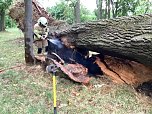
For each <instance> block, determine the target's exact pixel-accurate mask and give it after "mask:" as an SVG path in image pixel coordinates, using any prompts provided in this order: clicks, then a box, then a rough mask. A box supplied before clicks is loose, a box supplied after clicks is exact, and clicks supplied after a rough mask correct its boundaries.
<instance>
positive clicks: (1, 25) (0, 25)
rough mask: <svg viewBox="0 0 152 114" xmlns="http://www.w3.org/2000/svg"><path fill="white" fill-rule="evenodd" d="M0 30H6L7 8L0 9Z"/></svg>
mask: <svg viewBox="0 0 152 114" xmlns="http://www.w3.org/2000/svg"><path fill="white" fill-rule="evenodd" d="M0 31H5V10H1V11H0Z"/></svg>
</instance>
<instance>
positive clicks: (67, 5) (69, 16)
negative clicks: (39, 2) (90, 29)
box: [47, 0, 96, 24]
mask: <svg viewBox="0 0 152 114" xmlns="http://www.w3.org/2000/svg"><path fill="white" fill-rule="evenodd" d="M80 9H81V10H80V20H81V22H87V21H91V20H96V16H95V14H94V12H90V11H89V10H88V9H87V8H85V7H84V6H83V5H82V4H80ZM47 11H48V12H49V13H50V14H51V15H52V16H53V17H54V18H55V19H58V20H65V21H66V22H67V23H69V24H73V23H74V21H75V16H74V2H71V1H69V0H61V1H60V2H59V3H57V4H56V5H55V6H53V7H51V8H47Z"/></svg>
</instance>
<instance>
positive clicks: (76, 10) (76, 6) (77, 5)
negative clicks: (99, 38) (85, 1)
mask: <svg viewBox="0 0 152 114" xmlns="http://www.w3.org/2000/svg"><path fill="white" fill-rule="evenodd" d="M74 17H75V18H74V19H75V21H74V22H75V23H80V22H81V20H80V0H76V1H75V4H74Z"/></svg>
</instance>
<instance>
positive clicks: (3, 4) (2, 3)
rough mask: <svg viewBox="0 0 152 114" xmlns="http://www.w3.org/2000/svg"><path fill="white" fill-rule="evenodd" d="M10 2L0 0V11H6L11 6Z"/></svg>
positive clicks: (8, 0)
mask: <svg viewBox="0 0 152 114" xmlns="http://www.w3.org/2000/svg"><path fill="white" fill-rule="evenodd" d="M11 3H12V0H0V10H6V9H8V7H9V6H10V5H11Z"/></svg>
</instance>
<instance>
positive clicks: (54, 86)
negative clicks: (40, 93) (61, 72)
mask: <svg viewBox="0 0 152 114" xmlns="http://www.w3.org/2000/svg"><path fill="white" fill-rule="evenodd" d="M53 101H54V102H53V104H54V114H57V109H56V106H57V105H56V102H57V100H56V76H55V74H53Z"/></svg>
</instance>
